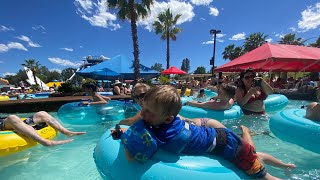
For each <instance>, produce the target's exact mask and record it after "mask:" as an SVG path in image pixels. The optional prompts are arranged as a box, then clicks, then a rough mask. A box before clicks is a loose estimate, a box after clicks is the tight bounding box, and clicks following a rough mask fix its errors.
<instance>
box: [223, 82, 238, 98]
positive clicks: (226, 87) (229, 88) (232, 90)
mask: <svg viewBox="0 0 320 180" xmlns="http://www.w3.org/2000/svg"><path fill="white" fill-rule="evenodd" d="M220 88H221V89H223V91H224V92H225V93H226V95H227V96H228V97H229V98H233V97H234V95H235V94H236V87H235V86H233V85H230V84H221V85H220Z"/></svg>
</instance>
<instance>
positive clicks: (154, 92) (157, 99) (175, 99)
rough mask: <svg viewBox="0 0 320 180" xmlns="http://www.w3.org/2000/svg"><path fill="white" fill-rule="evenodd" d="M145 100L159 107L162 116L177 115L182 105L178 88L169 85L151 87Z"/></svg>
mask: <svg viewBox="0 0 320 180" xmlns="http://www.w3.org/2000/svg"><path fill="white" fill-rule="evenodd" d="M144 102H146V103H148V104H151V105H153V106H156V107H159V109H160V112H161V115H162V116H177V115H178V113H179V111H180V109H181V107H182V103H181V99H180V96H179V94H178V92H177V89H176V88H174V87H172V86H169V85H164V86H158V87H157V86H156V87H153V88H151V89H150V90H149V91H148V92H147V93H146V95H145V97H144Z"/></svg>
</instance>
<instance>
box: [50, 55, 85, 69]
mask: <svg viewBox="0 0 320 180" xmlns="http://www.w3.org/2000/svg"><path fill="white" fill-rule="evenodd" d="M48 60H49V61H50V62H52V63H54V64H58V65H60V66H72V67H79V66H80V65H81V64H82V63H81V62H72V61H70V60H66V59H61V58H56V57H51V58H48Z"/></svg>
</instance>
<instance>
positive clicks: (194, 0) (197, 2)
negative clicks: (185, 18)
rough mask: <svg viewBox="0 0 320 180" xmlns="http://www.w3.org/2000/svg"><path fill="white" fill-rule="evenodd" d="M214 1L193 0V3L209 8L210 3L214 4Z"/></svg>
mask: <svg viewBox="0 0 320 180" xmlns="http://www.w3.org/2000/svg"><path fill="white" fill-rule="evenodd" d="M212 1H213V0H191V3H192V4H194V5H196V6H201V5H205V6H208V5H209V4H210V3H212Z"/></svg>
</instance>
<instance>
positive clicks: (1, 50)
mask: <svg viewBox="0 0 320 180" xmlns="http://www.w3.org/2000/svg"><path fill="white" fill-rule="evenodd" d="M10 49H18V50H23V51H28V49H27V48H25V47H24V46H23V45H22V44H21V43H18V42H9V43H8V44H0V53H4V52H8V51H9V50H10Z"/></svg>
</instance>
